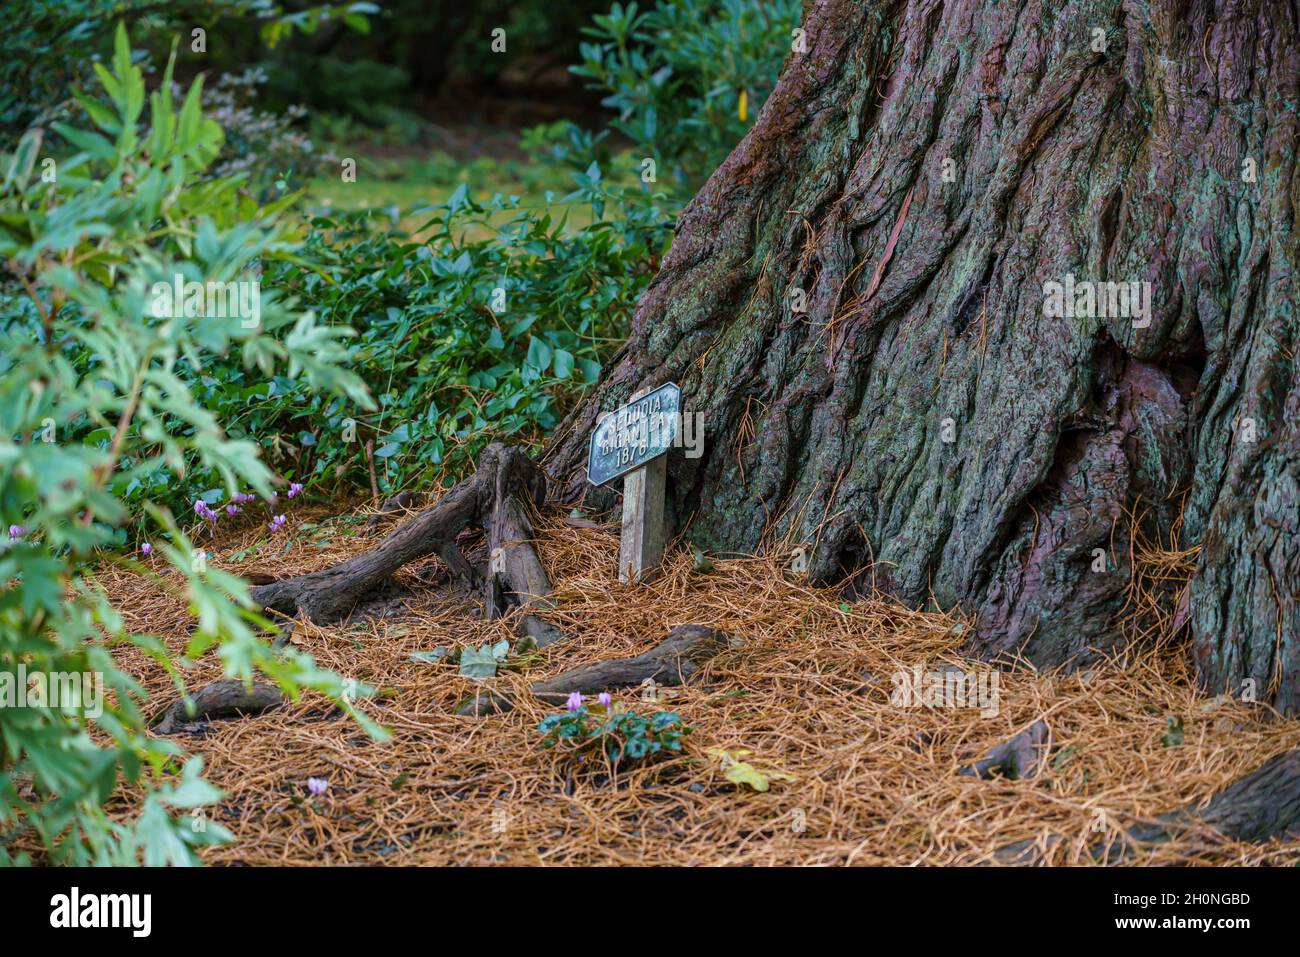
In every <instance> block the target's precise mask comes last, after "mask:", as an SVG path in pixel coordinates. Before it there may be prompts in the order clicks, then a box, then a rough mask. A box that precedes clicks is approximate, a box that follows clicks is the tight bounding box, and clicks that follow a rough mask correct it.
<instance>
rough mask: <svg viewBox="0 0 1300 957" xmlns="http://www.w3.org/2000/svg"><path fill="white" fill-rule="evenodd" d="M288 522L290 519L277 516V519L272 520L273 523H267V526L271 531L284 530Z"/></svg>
mask: <svg viewBox="0 0 1300 957" xmlns="http://www.w3.org/2000/svg"><path fill="white" fill-rule="evenodd" d="M287 521H288V519H286V518H285V517H284V516H283V515H277V516H276V517H275V518H273V519H271V521H270V522H268V523H267V526H268V527H269V528H270V529H271V531H275V530H276V529H278V528H284V523H285V522H287Z"/></svg>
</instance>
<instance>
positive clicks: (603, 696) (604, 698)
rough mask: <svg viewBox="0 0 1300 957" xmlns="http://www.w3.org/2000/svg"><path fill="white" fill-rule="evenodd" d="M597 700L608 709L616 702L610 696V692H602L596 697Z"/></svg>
mask: <svg viewBox="0 0 1300 957" xmlns="http://www.w3.org/2000/svg"><path fill="white" fill-rule="evenodd" d="M596 700H597V701H599V702H600V703H601V704H602V705H603V706H604V707H606V708H608V707H609V706H610V705H611V704H612V703H613V702H614V699H613V698H611V697H610V696H609V692H608V691H602V692H601V693H600V694H599V695H597V696H596Z"/></svg>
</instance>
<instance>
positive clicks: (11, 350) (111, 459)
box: [0, 28, 378, 864]
mask: <svg viewBox="0 0 1300 957" xmlns="http://www.w3.org/2000/svg"><path fill="white" fill-rule="evenodd" d="M171 72H172V65H171V64H170V63H169V64H168V67H167V72H166V75H165V76H164V78H163V82H162V83H161V85H160V87H159V89H158V90H157V91H156V92H154V93H152V94H150V95H149V97H148V99H149V110H148V121H149V122H148V125H147V127H144V128H142V127H141V125H140V121H141V119H142V117H143V115H144V113H145V101H146V92H145V85H144V78H143V74H142V71H141V70H140V68H139V67H137V66H135V65H134V64H133V63H132V55H131V51H130V48H129V45H128V42H127V37H126V32H125V30H123V29H121V28H119V30H118V32H117V37H116V43H115V49H114V54H113V57H112V61H111V64H110V65H109V66H107V67H105V66H102V65H99V64H97V65H96V73H97V74H98V77H99V80H100V83H101V85H102V87H103V89H104V92H105V94H106V98H103V99H93V98H91V97H89V96H81V97H80V98H79V99H80V102H81V105H82V107H83V108H84V109H85V111H86V113H87V114H88V116H89V118H90V120H91V126H92V127H93V128H79V127H72V126H66V125H58V126H56V130H57V132H58V133H59V135H60V137H61V138H62V139H63V140H64V141H66V142H67V143H69V144H71V145H72V147H73V148H74V149H75V150H76V152H75V154H73V155H71V156H63V155H62V154H57V155H58V156H59V159H58V162H57V163H56V164H55V165H54V166H52V167H51V166H49V165H48V164H47V163H46V162H45V160H47V159H49V160H53V159H54V158H55V155H56V154H51V153H45V152H43V150H42V146H43V143H42V138H41V135H40V134H39V132H36V131H33V132H31V133H29V134H28V135H27V136H26V137H24V139H23V141H22V143H21V144H20V147H19V149H18V150H17V151H15V152H14V153H13V154H11V155H5V156H0V172H3V174H4V180H3V183H2V184H0V261H3V262H4V263H5V266H6V270H7V272H6V273H5V274H4V279H5V282H4V284H3V291H2V292H0V526H2V527H9V528H11V534H10V536H8V537H7V539H5V540H4V541H3V546H4V547H3V549H2V550H0V692H3V690H4V688H5V686H6V684H7V685H8V687H9V689H10V691H11V692H14V691H21V690H22V689H23V685H22V684H21V683H20V682H19V681H18V675H19V674H24V673H25V674H27V675H33V674H35V675H43V676H46V677H47V679H48V678H49V677H50V676H55V675H74V676H75V675H87V676H89V677H90V678H91V679H92V680H91V681H90V682H89V686H90V687H93V686H94V681H93V678H94V676H100V678H101V680H102V684H103V688H104V691H105V692H106V694H105V695H104V696H103V700H102V702H101V705H102V706H100V705H95V704H94V702H93V701H92V700H90V697H88V696H82V697H81V698H80V699H77V700H71V701H69V700H60V701H58V702H56V701H55V700H54V699H53V697H52V696H37V697H36V698H24V700H22V701H18V702H17V703H16V706H9V702H10V701H13V700H14V699H8V700H5V699H0V704H3V705H4V706H0V861H4V862H9V861H12V860H13V859H14V856H13V855H12V854H11V852H10V850H9V849H8V847H7V845H9V844H10V842H11V840H12V838H13V837H14V836H15V835H17V834H19V833H22V832H24V831H26V830H28V829H30V830H32V831H34V832H35V833H36V834H37V835H38V836H39V838H40V840H41V841H42V842H43V843H44V845H45V847H46V848H47V849H48V852H49V854H50V856H51V858H52V859H53V860H54V861H56V862H66V863H77V864H91V863H93V864H106V863H129V862H133V861H139V860H143V861H144V862H146V863H193V862H194V861H195V860H196V858H195V856H194V850H193V849H194V848H195V847H197V846H199V845H201V844H204V843H211V842H213V841H217V840H222V839H224V838H225V837H227V836H228V835H226V833H225V832H224V831H223V830H222V829H221V828H220V827H218V826H216V825H215V824H210V823H206V822H205V823H206V826H205V827H202V828H199V827H194V826H191V825H190V824H189V823H182V822H179V821H177V820H175V819H174V818H173V816H172V813H171V812H172V811H173V810H188V811H194V810H195V809H197V808H200V807H202V806H204V805H207V804H211V803H212V802H213V800H214V799H215V798H216V792H215V790H214V789H212V788H211V787H209V786H208V785H206V784H204V783H203V782H202V781H201V779H199V777H198V773H199V769H200V764H199V763H198V762H197V761H190V762H188V763H185V764H184V765H183V766H182V765H181V764H179V763H178V762H177V761H176V757H177V756H178V755H179V749H178V748H177V747H176V745H174V744H173V743H171V742H169V741H165V740H159V739H151V738H149V737H148V736H147V735H145V733H144V718H143V715H142V712H141V707H140V705H141V701H142V700H143V691H142V689H141V688H140V686H139V685H138V684H137V683H136V682H135V681H133V680H132V679H131V678H130V677H129V676H128V675H126V674H124V673H123V672H121V671H120V670H119V669H118V668H117V667H116V665H115V663H114V660H113V658H112V657H111V655H110V654H109V649H110V648H112V647H113V646H114V645H120V644H128V645H134V646H136V647H138V648H140V649H142V650H143V651H144V652H145V653H146V654H147V655H149V656H150V657H152V658H154V659H155V660H156V661H157V662H158V663H159V664H160V665H161V666H162V667H164V668H165V669H166V670H167V671H168V673H169V674H171V675H172V676H173V678H174V679H175V681H176V684H177V687H178V688H181V687H183V685H182V681H181V672H180V669H178V667H177V662H175V661H173V660H172V658H171V656H170V655H169V653H168V651H167V648H166V646H165V645H164V644H163V642H162V640H161V639H160V638H159V637H158V636H156V635H149V634H137V633H135V632H133V631H132V630H131V629H130V628H129V627H127V626H126V624H125V623H124V621H123V618H122V616H121V614H120V613H119V612H118V610H117V609H115V608H114V607H113V605H112V603H111V602H110V600H109V598H108V597H107V595H106V594H105V592H104V590H103V588H102V587H101V586H100V585H99V584H98V583H97V582H96V581H95V579H94V577H93V568H94V566H95V565H96V564H98V563H99V562H101V561H104V560H105V558H106V557H107V553H106V551H105V549H108V548H110V547H111V546H112V545H113V544H114V543H120V542H122V541H123V540H124V538H125V531H124V529H123V525H124V524H125V523H126V522H127V521H128V519H129V517H130V512H129V511H128V504H132V503H133V504H134V505H135V506H137V510H138V511H137V513H138V514H147V515H148V516H149V518H150V520H151V522H152V531H153V532H155V533H156V534H155V536H154V540H155V542H156V543H157V544H156V546H155V548H154V551H155V553H156V554H155V558H154V562H155V565H154V568H156V567H157V566H158V565H163V566H167V567H168V571H169V572H170V574H169V575H168V576H167V577H164V576H162V575H158V574H156V573H155V572H154V570H153V569H152V568H151V569H149V570H148V572H147V573H148V574H149V576H150V577H151V578H152V579H153V580H154V581H155V582H156V583H157V584H158V585H159V587H161V588H163V589H165V590H169V591H171V592H173V593H175V594H177V595H179V596H181V597H183V599H184V600H185V601H186V603H187V604H188V606H189V608H190V611H191V613H192V614H193V616H194V619H195V628H194V632H193V637H192V639H191V641H190V643H189V645H188V647H187V648H186V651H185V656H186V660H192V659H196V658H197V657H199V656H200V655H202V654H204V653H206V652H208V651H214V652H215V653H216V654H217V655H218V656H219V658H220V660H221V662H222V664H223V667H224V670H225V673H226V674H227V675H228V676H232V677H239V678H244V679H251V677H252V676H253V675H254V674H255V673H257V672H261V673H262V674H265V675H266V676H268V677H269V678H271V679H272V680H273V681H275V682H276V683H277V684H278V685H279V686H280V687H281V688H282V689H283V690H284V691H285V692H286V693H287V694H289V695H290V696H293V697H296V696H297V695H298V694H299V693H300V691H301V690H302V689H311V690H313V691H317V692H321V693H324V694H326V695H329V696H331V697H332V698H334V699H335V700H336V701H337V702H338V703H339V704H340V706H341V707H343V708H344V709H345V710H347V711H349V712H352V711H353V709H352V707H351V705H350V704H349V703H348V701H347V700H345V698H344V693H345V683H344V681H343V680H342V679H341V678H340V677H339V676H337V675H334V674H332V673H330V672H326V671H322V670H320V669H318V668H317V667H316V666H315V665H314V663H313V662H312V660H311V659H310V658H309V657H307V656H305V655H302V654H298V653H294V652H290V653H287V654H277V653H274V652H273V651H272V649H271V647H270V646H269V645H268V644H267V643H266V642H265V641H264V640H263V639H262V638H260V637H259V634H260V633H261V632H264V631H265V630H267V629H268V627H269V625H268V623H267V622H266V621H264V620H263V619H262V618H261V617H260V616H259V615H258V614H256V613H255V612H254V610H253V607H254V606H253V604H252V602H251V601H250V599H249V596H248V589H247V585H246V583H245V582H243V581H242V580H240V579H239V578H236V577H235V576H233V575H230V574H228V573H225V572H223V571H221V570H219V569H216V568H213V567H212V566H211V565H209V564H208V562H207V556H206V555H205V554H204V553H203V552H201V551H199V550H197V549H196V548H195V547H194V546H193V544H192V543H191V542H190V540H189V538H188V537H187V536H186V534H185V533H184V532H183V531H182V530H181V529H180V528H179V527H178V526H177V524H176V522H175V521H174V519H173V518H172V516H171V514H170V513H169V512H168V511H167V510H165V509H162V508H159V507H157V506H156V505H154V504H152V503H151V502H150V499H151V498H155V497H156V498H158V499H160V500H161V499H165V498H167V497H168V496H169V495H171V494H172V492H171V485H172V483H174V481H175V480H176V479H177V478H179V477H181V476H184V475H187V474H190V473H192V472H194V471H200V472H202V473H204V474H208V475H212V476H215V477H217V478H218V479H219V481H220V482H221V483H222V484H223V485H224V487H225V488H226V489H227V491H228V492H232V493H233V491H234V489H235V488H237V487H239V486H242V485H247V486H248V487H251V488H252V489H254V490H255V491H256V492H258V493H260V494H262V495H269V494H270V492H271V481H272V475H271V473H270V471H269V470H268V469H267V468H266V466H265V465H264V464H262V463H261V462H260V461H259V460H258V458H257V456H256V449H255V447H254V446H253V445H252V444H250V443H249V442H247V441H242V440H240V439H237V438H231V437H229V436H228V435H227V434H226V432H225V431H224V430H223V429H222V428H221V425H220V422H219V419H218V418H217V416H215V415H214V414H213V412H212V411H211V410H210V409H207V408H204V407H203V406H202V405H200V404H199V403H198V402H197V401H196V399H195V396H194V395H193V393H192V391H191V389H190V387H189V385H188V382H190V381H193V380H194V379H196V378H201V377H202V376H203V375H205V373H206V370H208V369H210V368H211V367H212V365H213V364H214V363H215V362H218V361H221V362H227V363H237V364H239V365H240V366H241V367H242V368H245V369H248V370H252V369H256V370H258V372H259V374H261V375H263V376H271V375H275V374H279V375H282V376H283V377H284V378H285V380H286V381H292V382H294V383H295V387H301V388H302V389H303V390H304V392H313V393H314V392H315V391H317V390H319V391H321V392H323V393H326V394H329V395H331V396H333V397H334V399H335V400H336V401H339V402H344V401H347V402H351V403H353V404H355V405H357V406H358V407H360V408H372V407H373V405H372V404H371V402H370V399H369V397H368V395H367V393H366V390H365V387H364V385H363V383H362V381H361V380H360V379H359V378H358V377H357V376H356V375H355V374H354V373H352V372H349V371H347V370H345V369H344V368H342V362H343V361H344V359H345V358H346V355H347V351H346V348H345V346H344V339H345V337H346V336H347V335H348V334H349V333H350V330H347V329H345V328H342V327H337V326H329V325H327V324H324V323H321V322H320V321H318V320H317V319H316V318H314V317H313V316H312V315H311V314H310V313H308V312H304V311H302V310H301V309H299V308H297V307H295V305H294V304H293V303H292V301H291V300H289V299H288V298H286V297H285V296H283V295H280V294H277V291H276V290H275V289H274V288H273V287H271V286H269V285H268V284H267V283H266V282H265V279H266V274H267V271H268V270H269V268H270V267H271V266H272V264H274V263H276V262H284V263H289V262H292V263H294V264H295V265H300V266H304V267H305V260H303V259H302V258H301V255H300V253H301V250H300V243H299V241H298V240H297V239H296V237H295V227H294V225H293V224H292V223H291V222H289V221H287V220H286V219H285V210H286V208H287V205H288V203H287V201H279V202H277V203H275V204H273V205H271V206H265V207H262V206H258V205H257V204H256V203H255V202H254V201H253V200H251V199H250V198H249V197H247V196H246V195H244V194H242V193H241V191H240V189H239V186H240V181H239V179H238V178H224V179H223V178H217V179H211V178H206V176H205V173H206V171H207V169H208V167H209V165H210V164H211V162H212V161H213V159H214V158H215V157H216V156H217V154H218V152H219V150H220V148H221V144H222V131H221V128H220V127H219V126H218V125H217V124H215V123H214V122H212V121H211V120H208V119H206V118H204V116H203V114H202V112H201V109H200V83H199V82H195V84H194V85H193V86H192V87H191V88H190V90H189V92H188V93H187V94H186V96H185V98H184V100H183V102H182V103H179V104H177V103H174V102H173V99H172V96H171V92H170V90H171V84H170V79H171ZM47 171H50V172H53V173H54V177H53V180H52V181H47V179H48V178H49V177H48V176H43V174H45V173H46V172H47ZM259 271H260V272H261V273H262V276H263V285H264V287H266V288H264V289H263V292H262V295H261V300H260V302H261V308H260V323H258V324H255V325H253V324H249V323H246V322H245V321H242V320H241V319H240V318H222V317H220V316H218V315H208V316H205V315H202V314H199V315H187V314H186V313H187V310H182V311H181V312H182V314H180V315H176V314H174V313H173V312H168V311H167V310H162V314H159V311H158V310H157V308H156V306H157V299H156V286H155V284H157V283H163V284H170V283H171V282H172V281H173V278H174V277H175V276H176V275H177V274H178V273H179V274H181V275H182V276H183V277H185V278H186V279H189V280H194V281H200V280H216V281H221V282H227V281H230V282H249V281H250V280H251V278H253V277H255V276H256V275H257V274H258V272H259ZM118 560H119V561H123V560H124V559H118ZM183 663H184V662H182V664H183ZM354 713H355V712H354ZM363 723H365V724H366V725H367V727H369V728H370V729H371V730H372V731H374V732H375V733H378V729H377V728H374V727H373V726H371V725H369V723H368V722H363ZM119 780H124V781H126V782H129V783H143V784H144V785H146V798H145V802H144V806H143V810H142V812H141V813H140V815H139V816H138V817H136V818H135V819H134V820H128V821H121V820H116V819H110V817H109V816H108V815H107V814H106V813H105V810H104V807H103V806H104V803H105V802H106V801H107V800H108V798H109V796H110V794H111V793H112V792H113V790H114V788H115V786H116V784H117V782H118V781H119Z"/></svg>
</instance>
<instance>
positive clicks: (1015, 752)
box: [961, 721, 1051, 780]
mask: <svg viewBox="0 0 1300 957" xmlns="http://www.w3.org/2000/svg"><path fill="white" fill-rule="evenodd" d="M1050 737H1051V732H1050V731H1049V730H1048V728H1047V722H1046V721H1035V722H1034V723H1033V724H1032V725H1030V726H1029V727H1028V728H1026V729H1025V730H1024V731H1021V732H1020V733H1019V734H1017V735H1014V736H1013V737H1011V738H1008V739H1007V740H1006V741H1003V742H1002V743H1001V744H999V745H998V746H997V747H995V748H993V749H992V750H990V751H989V753H988V754H986V755H985V756H984V757H982V758H980V759H979V760H978V761H976V762H975V763H974V764H970V765H967V766H966V767H964V768H962V769H961V773H962V774H963V775H966V776H968V777H972V776H973V777H979V778H995V777H1005V778H1011V779H1012V780H1015V779H1017V778H1032V777H1036V776H1037V775H1038V772H1039V771H1040V770H1042V766H1043V761H1044V760H1045V759H1046V758H1047V750H1048V747H1049V745H1048V739H1049V738H1050Z"/></svg>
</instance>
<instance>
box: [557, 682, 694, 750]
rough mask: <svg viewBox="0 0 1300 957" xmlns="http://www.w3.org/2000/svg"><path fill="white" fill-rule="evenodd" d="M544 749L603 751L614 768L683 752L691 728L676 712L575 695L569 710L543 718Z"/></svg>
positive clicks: (606, 698)
mask: <svg viewBox="0 0 1300 957" xmlns="http://www.w3.org/2000/svg"><path fill="white" fill-rule="evenodd" d="M537 730H538V731H539V732H540V733H541V735H542V743H541V746H542V747H543V748H554V747H563V748H564V749H565V750H566V751H568V752H570V753H573V754H583V755H586V754H601V755H603V756H604V757H605V759H606V760H608V762H609V764H610V766H611V767H613V768H616V769H617V768H618V767H619V766H620V765H622V764H623V763H632V762H636V761H643V760H645V759H647V758H652V757H654V756H655V755H661V754H663V753H664V752H667V751H681V750H682V739H683V738H684V737H685V736H686V735H688V734H690V732H691V729H690V728H689V727H687V726H686V725H685V724H684V723H683V722H682V718H681V715H679V714H677V712H675V711H656V712H655V713H654V714H652V715H650V716H649V717H644V716H642V715H639V714H637V713H636V712H635V711H630V710H627V709H624V708H623V707H621V706H618V705H615V704H614V703H613V702H612V700H610V698H609V696H608V695H601V696H600V702H599V703H598V704H595V705H590V706H589V705H585V704H582V696H581V695H577V694H575V695H573V696H572V697H571V698H570V700H569V709H568V710H567V711H565V712H563V713H562V714H553V715H550V716H549V717H546V718H543V719H542V722H541V723H540V724H539V725H538V726H537Z"/></svg>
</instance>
